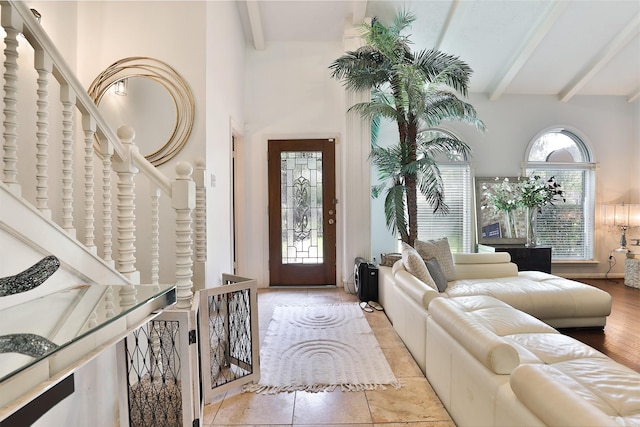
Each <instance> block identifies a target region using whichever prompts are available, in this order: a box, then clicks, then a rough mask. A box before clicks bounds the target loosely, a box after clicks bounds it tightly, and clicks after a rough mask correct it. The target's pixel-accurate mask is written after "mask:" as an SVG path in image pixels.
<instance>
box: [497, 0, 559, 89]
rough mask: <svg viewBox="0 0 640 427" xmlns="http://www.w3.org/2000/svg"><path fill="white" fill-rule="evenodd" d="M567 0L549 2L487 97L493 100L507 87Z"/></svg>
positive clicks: (556, 18) (555, 19)
mask: <svg viewBox="0 0 640 427" xmlns="http://www.w3.org/2000/svg"><path fill="white" fill-rule="evenodd" d="M568 5H569V2H568V1H554V2H552V3H550V4H549V6H548V7H547V10H545V12H544V14H543V15H542V16H541V17H540V19H538V22H537V23H536V25H535V26H534V27H533V28H532V29H531V31H530V32H529V34H528V35H527V36H526V37H525V38H524V40H523V42H522V44H521V45H520V48H519V49H518V51H517V53H516V56H515V58H514V60H513V62H512V63H511V65H510V66H509V68H508V69H507V70H506V71H505V72H504V73H503V74H502V77H501V78H500V80H499V81H498V84H497V85H496V86H495V88H494V89H493V91H492V92H491V93H490V94H489V99H490V100H491V101H495V100H497V99H498V98H500V96H502V94H503V93H504V91H505V90H506V89H507V87H508V86H509V85H510V84H511V82H512V81H513V79H514V78H515V77H516V75H517V74H518V73H519V72H520V69H521V68H522V66H523V65H524V64H525V62H527V60H528V59H529V58H530V57H531V55H532V54H533V52H534V51H535V49H536V48H537V47H538V45H539V44H540V42H541V41H542V40H543V39H544V38H545V36H546V35H547V33H548V32H549V30H551V28H552V27H553V24H555V22H556V21H557V20H558V18H559V17H560V15H562V13H563V12H564V11H565V10H566V9H567V7H568Z"/></svg>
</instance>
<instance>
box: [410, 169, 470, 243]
mask: <svg viewBox="0 0 640 427" xmlns="http://www.w3.org/2000/svg"><path fill="white" fill-rule="evenodd" d="M438 167H439V169H440V174H441V176H442V180H443V182H444V197H445V199H444V201H445V203H446V204H447V206H448V207H449V213H448V214H447V215H442V214H440V213H436V214H434V213H433V208H432V207H431V206H429V204H428V203H427V201H426V200H425V198H424V197H422V196H421V195H420V194H418V239H419V240H431V239H438V238H442V237H446V238H447V239H448V240H449V246H450V247H451V251H452V252H472V251H471V235H472V216H471V214H472V212H473V202H472V200H473V197H472V191H471V189H472V179H471V167H470V165H469V164H468V163H464V162H456V163H439V164H438Z"/></svg>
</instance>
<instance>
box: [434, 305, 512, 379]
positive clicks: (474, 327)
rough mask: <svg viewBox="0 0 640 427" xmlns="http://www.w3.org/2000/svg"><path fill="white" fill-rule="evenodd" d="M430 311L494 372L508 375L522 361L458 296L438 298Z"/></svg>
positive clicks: (437, 320) (448, 331) (456, 338)
mask: <svg viewBox="0 0 640 427" xmlns="http://www.w3.org/2000/svg"><path fill="white" fill-rule="evenodd" d="M499 308H500V309H502V308H503V307H501V306H500V307H499ZM488 309H489V307H487V310H488ZM429 312H430V313H431V316H432V318H433V320H435V321H436V322H437V323H438V324H439V325H440V326H441V327H442V328H443V329H444V330H445V331H447V333H448V334H449V335H451V336H452V337H453V338H454V339H455V340H456V341H458V342H459V343H460V345H462V346H463V347H464V348H465V349H466V350H467V351H468V352H469V353H471V354H472V355H473V356H474V357H475V358H476V359H477V360H478V361H479V362H481V363H482V364H483V365H485V366H486V367H487V369H490V370H491V371H492V372H494V373H496V374H503V375H507V374H510V373H511V371H512V370H513V369H515V367H516V366H518V365H519V364H520V358H519V356H518V352H517V350H516V349H515V348H514V347H513V346H511V345H510V344H509V343H508V342H507V341H505V340H504V339H502V338H501V337H499V336H498V335H496V334H495V333H493V332H492V331H491V330H489V329H487V328H486V327H485V325H484V324H482V323H480V322H478V321H477V318H476V317H474V316H471V315H470V312H468V311H467V310H466V308H465V307H464V305H461V304H459V303H458V302H457V301H456V300H455V299H447V298H437V299H435V300H433V301H431V303H430V304H429ZM502 321H503V322H508V321H509V320H508V318H505V319H502Z"/></svg>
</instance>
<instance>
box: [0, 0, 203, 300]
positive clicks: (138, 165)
mask: <svg viewBox="0 0 640 427" xmlns="http://www.w3.org/2000/svg"><path fill="white" fill-rule="evenodd" d="M0 8H1V11H0V12H1V25H2V27H3V28H4V31H5V33H6V36H5V39H4V41H5V49H4V66H5V76H4V80H5V84H4V109H3V113H4V119H3V125H4V131H3V137H4V142H3V156H2V168H3V169H2V173H3V179H2V181H3V182H4V184H6V186H7V187H8V188H9V189H10V190H11V191H12V192H14V193H15V194H16V195H18V196H21V197H23V198H24V199H25V200H26V201H28V202H29V203H31V204H32V205H33V206H34V207H35V208H37V209H38V210H39V212H40V213H41V214H42V217H43V218H45V219H46V220H48V221H52V222H54V223H56V224H57V225H58V226H60V227H62V228H63V229H64V230H65V231H66V232H67V234H68V235H69V236H71V237H73V238H76V239H77V241H78V243H79V244H82V245H84V246H85V247H86V248H87V249H88V251H89V252H91V253H92V254H94V256H97V257H99V258H101V259H102V260H103V262H104V263H106V264H107V265H109V266H111V267H112V268H115V269H116V270H117V271H118V272H120V273H121V274H122V275H123V276H124V277H125V278H126V279H128V280H129V282H130V283H132V284H138V283H140V271H138V270H137V268H136V260H137V258H136V257H137V255H138V254H137V252H138V251H137V250H136V228H135V220H136V217H135V201H136V195H135V182H134V178H135V177H136V176H137V175H141V176H144V177H146V178H147V179H148V180H149V181H150V186H151V200H150V204H151V221H150V227H151V236H152V238H151V247H150V250H149V251H145V252H147V253H148V254H149V256H150V257H151V261H150V265H151V272H150V281H151V283H152V284H157V283H158V281H159V252H160V251H159V248H160V245H159V236H160V225H159V217H160V215H159V206H160V204H159V197H160V194H161V193H164V194H166V195H167V196H168V197H169V198H170V199H171V204H172V208H173V209H174V210H175V213H176V224H175V230H176V232H175V235H176V236H175V237H176V241H175V245H176V263H175V280H176V288H177V299H178V303H177V306H178V307H181V308H186V307H190V306H191V300H192V296H193V282H192V277H193V260H192V256H193V246H194V244H193V240H192V236H193V235H194V234H195V235H196V236H197V242H196V244H195V246H196V247H197V248H198V261H199V262H203V261H204V260H205V259H206V252H205V250H206V246H204V239H206V232H205V228H206V225H205V221H204V220H203V218H204V216H205V215H204V213H203V209H204V201H203V200H204V182H203V181H204V174H203V173H202V170H203V169H204V165H203V163H202V162H199V164H198V170H197V171H196V172H197V173H196V176H197V177H198V178H199V179H198V181H200V182H199V185H198V189H197V190H196V185H195V183H194V181H193V179H192V178H191V175H192V173H193V168H192V166H191V165H190V164H189V163H187V162H179V163H178V164H177V166H176V178H175V179H173V180H171V179H169V178H168V177H166V176H165V175H164V174H162V173H161V172H160V171H159V170H158V169H157V168H156V167H155V166H153V165H152V164H151V163H150V162H149V161H147V160H146V159H145V157H144V156H143V155H141V154H140V153H139V151H138V148H137V147H136V146H135V145H134V143H133V139H134V135H135V132H134V130H133V129H131V128H128V127H123V128H121V129H119V130H118V135H116V133H115V132H114V130H113V129H111V128H110V126H109V125H108V124H107V122H106V120H105V119H104V118H103V117H102V115H101V114H100V113H99V111H98V109H97V107H96V105H95V103H94V102H93V101H92V99H91V98H90V97H89V95H88V94H87V91H86V89H85V88H84V87H83V86H82V84H81V83H80V81H79V80H78V78H77V77H76V76H75V74H74V73H73V72H72V70H71V69H70V67H69V66H68V65H67V63H66V62H65V61H64V59H63V57H62V55H61V54H60V52H59V51H58V50H57V48H56V47H55V45H54V44H53V42H52V41H51V39H50V38H49V37H48V35H47V34H46V33H45V31H44V30H43V29H42V28H41V26H40V25H39V23H38V21H37V20H36V18H35V16H34V14H33V13H32V11H31V10H30V9H29V8H28V7H27V6H26V5H25V4H24V3H23V2H20V1H13V0H10V1H0ZM19 38H20V39H22V38H24V39H25V40H26V41H28V43H29V45H30V46H31V47H32V48H33V64H34V65H33V66H34V69H35V71H36V73H37V79H36V82H35V83H32V86H33V87H34V90H35V92H36V117H35V118H31V119H32V120H34V122H35V123H34V124H33V128H34V130H35V138H34V137H33V136H32V135H25V134H23V133H22V131H23V129H25V128H28V125H23V123H22V121H21V119H22V117H21V116H20V114H19V113H20V111H21V103H22V102H24V99H23V98H22V96H23V94H22V93H20V94H19V91H18V89H19V88H23V87H25V85H27V86H28V83H27V84H25V83H23V82H22V81H21V79H25V78H27V77H28V76H29V73H26V72H20V70H19V68H18V64H19V52H21V51H22V50H21V49H19ZM20 43H22V41H21V40H20ZM25 76H27V77H25ZM51 77H53V80H54V81H55V82H57V83H58V85H59V97H60V100H59V104H58V105H56V104H55V103H53V102H51V103H50V102H49V95H50V94H52V93H56V92H55V91H52V90H50V89H49V82H50V79H51ZM26 98H28V96H26ZM31 108H32V107H31ZM27 110H29V108H27ZM53 113H56V114H58V115H60V116H61V117H62V120H61V123H52V122H50V120H49V118H50V117H51V116H53V115H54V114H53ZM78 116H80V120H77V117H78ZM27 121H28V120H27ZM78 125H79V126H80V128H81V130H82V135H81V138H80V135H78V139H82V141H81V142H79V143H78V142H77V141H76V135H75V133H74V129H75V127H76V126H78ZM58 128H59V129H61V132H60V138H58V137H52V135H51V134H50V132H51V131H52V130H56V129H58ZM58 139H60V143H59V144H56V142H55V141H57V140H58ZM32 145H35V147H29V148H30V149H25V148H23V147H26V146H32ZM78 146H80V147H81V148H82V150H83V153H84V154H83V157H82V159H83V162H82V163H83V164H82V165H75V164H74V159H77V158H78V156H77V155H76V153H75V150H77V147H78ZM29 151H32V152H35V159H33V158H30V159H29V158H28V157H29V156H26V157H27V158H26V159H25V158H23V153H28V152H29ZM53 152H55V154H56V155H57V156H58V157H60V158H59V159H58V158H56V156H51V153H53ZM56 160H57V161H58V162H57V165H56V163H55V161H56ZM23 164H24V165H25V170H21V169H20V167H21V166H22V165H23ZM96 170H97V172H96ZM51 174H57V175H58V177H59V178H60V182H59V185H60V188H59V191H58V192H54V191H55V190H53V189H51V188H50V187H51V185H50V175H51ZM74 180H81V181H82V182H83V186H84V191H83V194H82V195H81V196H80V195H78V194H77V192H76V194H74ZM114 181H116V188H115V189H114V185H113V182H114ZM31 183H35V188H29V189H27V188H25V187H24V186H25V185H29V186H31V185H33V184H31ZM23 190H24V191H23ZM23 192H24V193H25V194H23ZM52 192H53V194H56V195H60V200H58V199H56V198H55V197H52ZM196 192H197V193H198V195H199V196H198V210H197V218H198V220H197V221H196V222H195V226H196V227H197V229H196V230H195V232H194V221H193V219H192V214H193V212H194V209H196ZM97 193H98V195H101V209H99V210H96V205H97V204H98V203H96V200H95V198H96V194H97ZM114 197H115V201H116V209H115V220H116V222H117V225H116V226H115V227H114V226H113V222H114V212H113V201H114ZM80 200H81V205H82V207H83V209H77V205H76V206H74V202H75V203H76V204H77V203H78V201H80ZM54 202H55V203H57V204H58V206H57V207H56V208H52V207H51V206H50V205H52V204H54ZM74 207H75V208H76V210H75V211H74ZM78 211H79V212H78ZM97 213H99V214H100V216H101V217H102V222H101V223H98V221H97V220H96V214H97ZM78 223H82V224H83V227H82V228H80V229H79V230H78V231H79V232H78V231H77V229H76V224H78ZM97 230H101V233H97ZM114 233H115V235H116V237H115V242H114V238H113V234H114ZM76 234H79V235H81V236H76ZM99 243H101V244H100V245H99ZM114 243H115V244H114ZM114 246H116V251H115V253H116V259H115V260H114V259H113V253H114V249H113V247H114ZM99 247H100V249H98V248H99ZM145 255H146V253H145Z"/></svg>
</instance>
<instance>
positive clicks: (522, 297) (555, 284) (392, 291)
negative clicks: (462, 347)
mask: <svg viewBox="0 0 640 427" xmlns="http://www.w3.org/2000/svg"><path fill="white" fill-rule="evenodd" d="M452 258H453V266H454V270H455V279H454V280H452V281H449V282H448V284H447V287H446V289H445V290H444V292H438V290H437V289H434V288H432V287H431V286H429V285H427V284H426V283H424V282H423V281H421V280H420V279H418V278H417V277H415V276H414V275H413V274H411V273H409V272H408V271H407V270H406V269H405V267H404V264H403V261H402V260H400V261H397V262H396V263H395V264H394V265H393V267H384V266H380V267H379V279H378V293H379V299H380V303H381V304H382V306H383V307H384V308H385V311H386V313H387V317H389V320H390V321H391V323H392V324H393V327H394V328H395V329H396V331H397V332H398V334H399V335H400V337H401V338H402V340H403V341H404V342H405V345H406V346H407V348H408V349H409V351H410V352H411V354H412V355H413V357H414V359H415V360H416V362H417V363H418V365H419V366H420V368H421V369H422V371H423V372H425V370H426V359H425V354H426V353H425V351H426V336H427V318H428V316H429V305H430V303H431V301H433V300H434V299H437V298H455V297H461V296H473V295H487V296H492V297H494V298H496V299H498V300H500V301H504V302H505V303H507V304H509V305H511V306H513V307H514V308H516V309H518V310H522V311H524V312H525V313H528V314H531V315H532V316H534V317H536V318H538V319H540V320H542V321H543V322H545V323H547V324H549V325H551V326H553V327H556V328H568V327H603V326H604V325H605V323H606V318H607V316H608V315H609V314H610V313H611V296H610V295H609V294H608V293H607V292H604V291H602V290H600V289H598V288H595V287H593V286H589V285H585V284H583V283H579V282H576V281H573V280H569V279H564V278H562V277H558V276H554V275H552V274H547V273H542V272H537V271H527V272H518V268H517V266H516V265H515V264H514V263H512V262H510V260H511V257H510V255H509V254H508V253H507V252H496V253H483V254H480V253H468V254H452Z"/></svg>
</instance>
